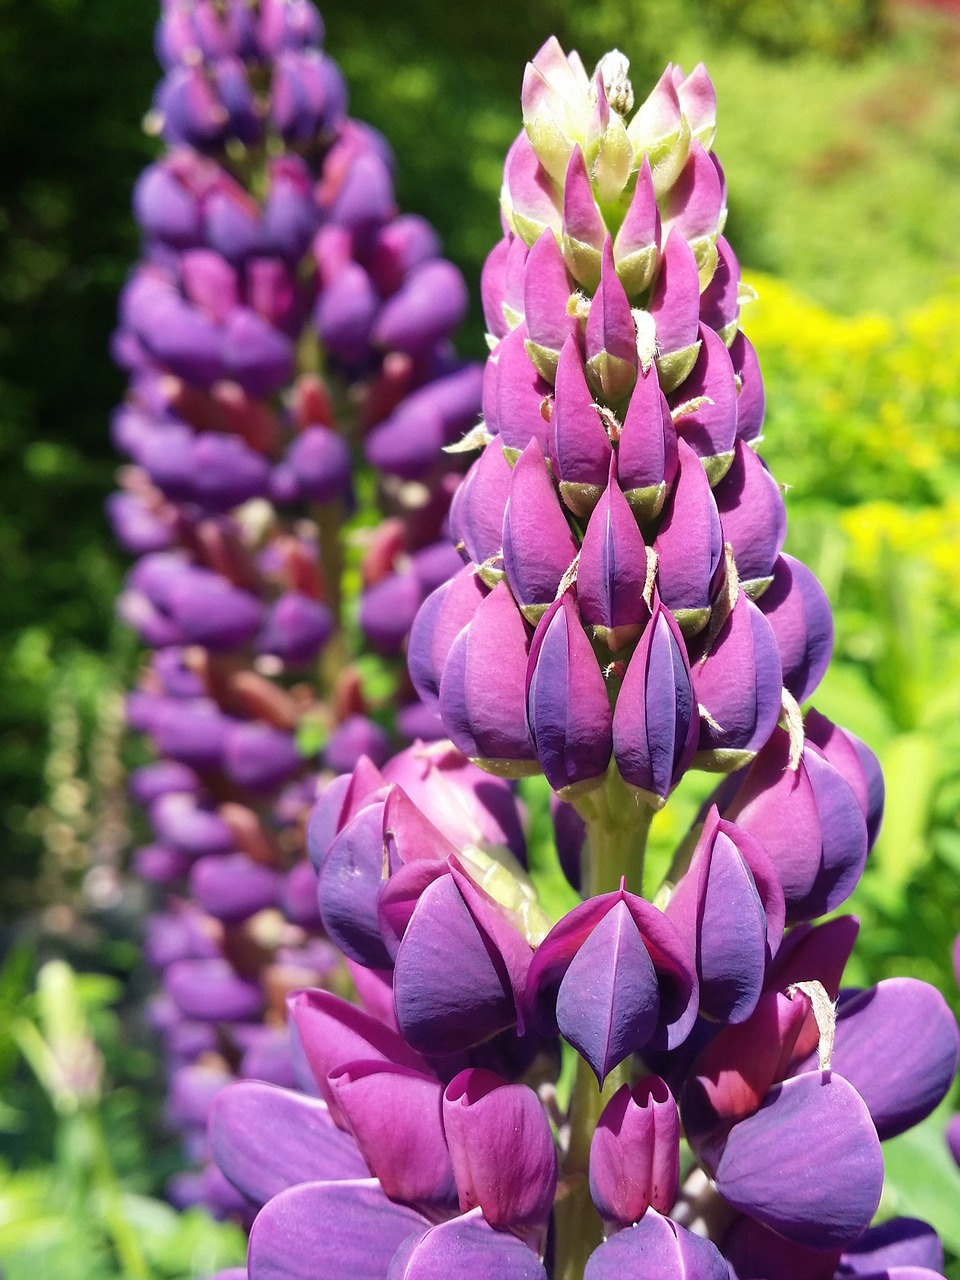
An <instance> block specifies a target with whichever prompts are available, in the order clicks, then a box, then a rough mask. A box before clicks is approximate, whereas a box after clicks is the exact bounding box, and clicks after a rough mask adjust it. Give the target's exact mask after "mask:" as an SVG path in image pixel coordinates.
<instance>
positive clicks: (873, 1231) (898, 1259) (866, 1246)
mask: <svg viewBox="0 0 960 1280" xmlns="http://www.w3.org/2000/svg"><path fill="white" fill-rule="evenodd" d="M841 1266H842V1269H843V1274H844V1275H847V1274H849V1275H855V1276H870V1275H873V1274H874V1273H875V1272H880V1273H883V1272H884V1270H885V1269H887V1268H892V1267H910V1268H913V1267H916V1268H924V1267H925V1268H927V1269H928V1271H930V1272H933V1273H935V1274H936V1273H938V1272H940V1271H942V1270H943V1245H942V1244H941V1243H940V1238H939V1236H938V1235H937V1233H936V1231H934V1229H933V1227H931V1226H929V1225H928V1224H927V1223H926V1222H921V1220H920V1219H919V1218H888V1219H887V1221H886V1222H882V1223H880V1224H879V1225H878V1226H876V1227H870V1229H869V1230H868V1231H865V1232H864V1233H863V1235H862V1236H861V1237H860V1239H859V1240H858V1241H857V1242H856V1243H855V1244H853V1245H852V1246H851V1247H850V1248H849V1249H847V1250H846V1251H845V1252H844V1254H843V1257H842V1259H841ZM891 1274H892V1275H893V1276H895V1277H896V1278H897V1280H900V1273H899V1272H898V1271H897V1272H892V1273H891ZM902 1280H913V1277H912V1276H911V1275H907V1276H904V1277H903V1278H902ZM918 1280H920V1278H919V1277H918Z"/></svg>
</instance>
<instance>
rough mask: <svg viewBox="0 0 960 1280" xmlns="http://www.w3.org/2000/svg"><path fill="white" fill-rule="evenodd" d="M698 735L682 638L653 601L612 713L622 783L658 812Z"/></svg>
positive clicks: (690, 756)
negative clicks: (632, 788) (645, 797)
mask: <svg viewBox="0 0 960 1280" xmlns="http://www.w3.org/2000/svg"><path fill="white" fill-rule="evenodd" d="M698 732H699V719H698V716H697V705H696V700H695V698H694V696H693V685H692V682H691V678H690V666H689V663H688V661H687V653H686V648H685V646H684V643H683V636H682V635H681V634H680V629H679V627H678V626H677V624H676V622H675V621H674V618H673V615H672V614H671V613H670V611H669V610H668V609H666V608H664V606H663V605H662V604H661V603H660V602H659V601H656V600H655V602H654V608H653V616H652V618H651V620H650V622H649V624H648V626H647V629H646V630H645V631H644V633H643V636H642V637H641V639H640V643H639V644H638V645H637V647H636V649H635V650H634V652H633V655H632V656H631V658H630V662H629V665H628V667H627V673H626V675H625V676H624V678H623V684H622V685H621V687H620V692H619V694H618V695H617V702H616V706H615V708H614V713H613V751H614V756H615V758H616V761H617V766H618V768H619V769H620V773H621V774H622V776H623V779H624V781H625V782H628V783H629V784H630V785H631V786H632V787H637V788H638V789H639V790H640V791H642V792H644V793H645V794H646V795H647V796H648V797H649V798H650V803H652V804H654V805H656V806H657V807H659V806H660V805H661V804H662V803H663V801H664V800H666V798H667V796H668V795H669V794H670V792H671V791H672V790H673V788H674V787H675V786H676V784H677V783H678V782H679V781H680V779H681V777H682V776H683V774H684V772H685V771H686V770H687V769H688V768H689V766H690V764H691V762H692V760H693V755H694V752H695V750H696V746H697V735H698Z"/></svg>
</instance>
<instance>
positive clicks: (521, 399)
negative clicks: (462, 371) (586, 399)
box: [484, 324, 553, 457]
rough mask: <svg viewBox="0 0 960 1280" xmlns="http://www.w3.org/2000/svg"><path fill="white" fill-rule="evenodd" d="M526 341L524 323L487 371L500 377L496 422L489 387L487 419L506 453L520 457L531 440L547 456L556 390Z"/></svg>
mask: <svg viewBox="0 0 960 1280" xmlns="http://www.w3.org/2000/svg"><path fill="white" fill-rule="evenodd" d="M526 340H527V327H526V325H524V324H520V325H518V326H517V327H516V329H514V330H513V332H512V333H509V334H507V336H506V337H505V338H504V339H503V340H502V341H501V342H500V343H499V344H498V346H497V347H496V349H495V350H494V352H493V353H492V355H491V357H490V359H489V360H488V361H487V370H488V371H490V370H493V371H494V373H495V378H496V397H495V399H496V423H492V422H491V421H490V418H489V416H488V415H487V411H486V410H487V388H486V386H484V417H485V419H486V422H487V426H488V427H489V428H490V429H491V431H493V430H498V431H499V433H500V441H501V443H502V445H503V447H504V449H505V450H512V451H513V454H519V453H522V452H523V450H524V449H525V448H526V447H527V445H528V444H529V443H530V441H531V440H537V441H538V442H539V444H540V447H541V450H542V452H544V453H547V452H548V451H549V448H550V444H549V440H550V427H549V416H550V415H549V408H548V407H549V406H550V404H551V396H552V393H553V388H552V387H551V385H550V383H549V382H547V380H546V379H545V378H543V377H541V375H540V374H539V373H538V372H537V371H536V369H535V368H534V367H533V365H532V364H531V363H530V359H529V357H528V356H527V352H526V347H525V344H526ZM545 410H546V412H545ZM510 456H511V455H510V454H508V457H510Z"/></svg>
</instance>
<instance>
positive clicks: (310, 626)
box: [257, 591, 335, 667]
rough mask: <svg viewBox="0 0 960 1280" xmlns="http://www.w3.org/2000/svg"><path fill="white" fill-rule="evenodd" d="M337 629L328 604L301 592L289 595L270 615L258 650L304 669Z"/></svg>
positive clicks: (281, 597) (285, 593) (280, 601)
mask: <svg viewBox="0 0 960 1280" xmlns="http://www.w3.org/2000/svg"><path fill="white" fill-rule="evenodd" d="M334 625H335V624H334V620H333V615H332V614H331V612H330V610H329V609H328V608H327V606H326V605H325V604H321V603H320V602H319V600H311V598H310V597H309V596H305V595H303V594H302V593H301V592H299V591H286V592H284V594H283V595H282V596H280V597H279V599H278V600H276V601H275V602H274V603H273V604H272V605H271V606H270V608H269V610H268V611H267V616H266V619H265V621H264V624H263V629H262V630H261V632H260V635H259V636H258V638H257V649H258V650H259V652H260V653H270V654H275V655H276V657H278V658H280V659H281V660H282V661H283V662H286V663H289V664H290V665H291V666H294V667H305V666H307V665H308V664H309V663H311V662H313V660H314V659H315V658H316V656H317V654H318V653H319V652H320V650H321V649H322V648H323V647H324V645H325V644H326V643H327V641H328V640H329V639H330V637H331V636H332V635H333V631H334Z"/></svg>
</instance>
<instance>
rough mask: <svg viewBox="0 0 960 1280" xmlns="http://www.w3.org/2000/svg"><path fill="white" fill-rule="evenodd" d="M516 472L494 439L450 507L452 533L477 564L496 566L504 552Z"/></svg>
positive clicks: (459, 489) (478, 459) (458, 490)
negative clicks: (506, 513)
mask: <svg viewBox="0 0 960 1280" xmlns="http://www.w3.org/2000/svg"><path fill="white" fill-rule="evenodd" d="M512 474H513V472H512V471H511V469H510V464H509V463H508V462H507V460H506V458H505V457H504V453H503V450H502V449H501V448H500V447H499V442H498V441H494V442H493V443H492V444H490V445H489V446H488V447H487V448H486V449H484V451H483V453H482V454H481V455H480V457H479V458H477V460H476V462H474V464H473V465H472V466H471V468H470V470H469V471H468V472H467V474H466V476H464V478H463V480H462V482H461V484H460V487H459V488H458V489H457V492H456V494H455V495H454V499H453V504H452V506H451V508H450V535H451V537H452V538H453V540H454V542H456V543H457V544H458V547H461V548H462V549H463V551H465V552H466V554H467V555H468V556H469V557H470V559H471V560H472V561H473V563H474V564H475V565H481V566H483V565H486V564H488V563H489V564H490V565H491V567H496V566H497V565H498V563H499V562H500V560H501V557H502V553H503V512H504V509H505V507H506V505H507V497H508V495H509V493H510V477H511V475H512Z"/></svg>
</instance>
